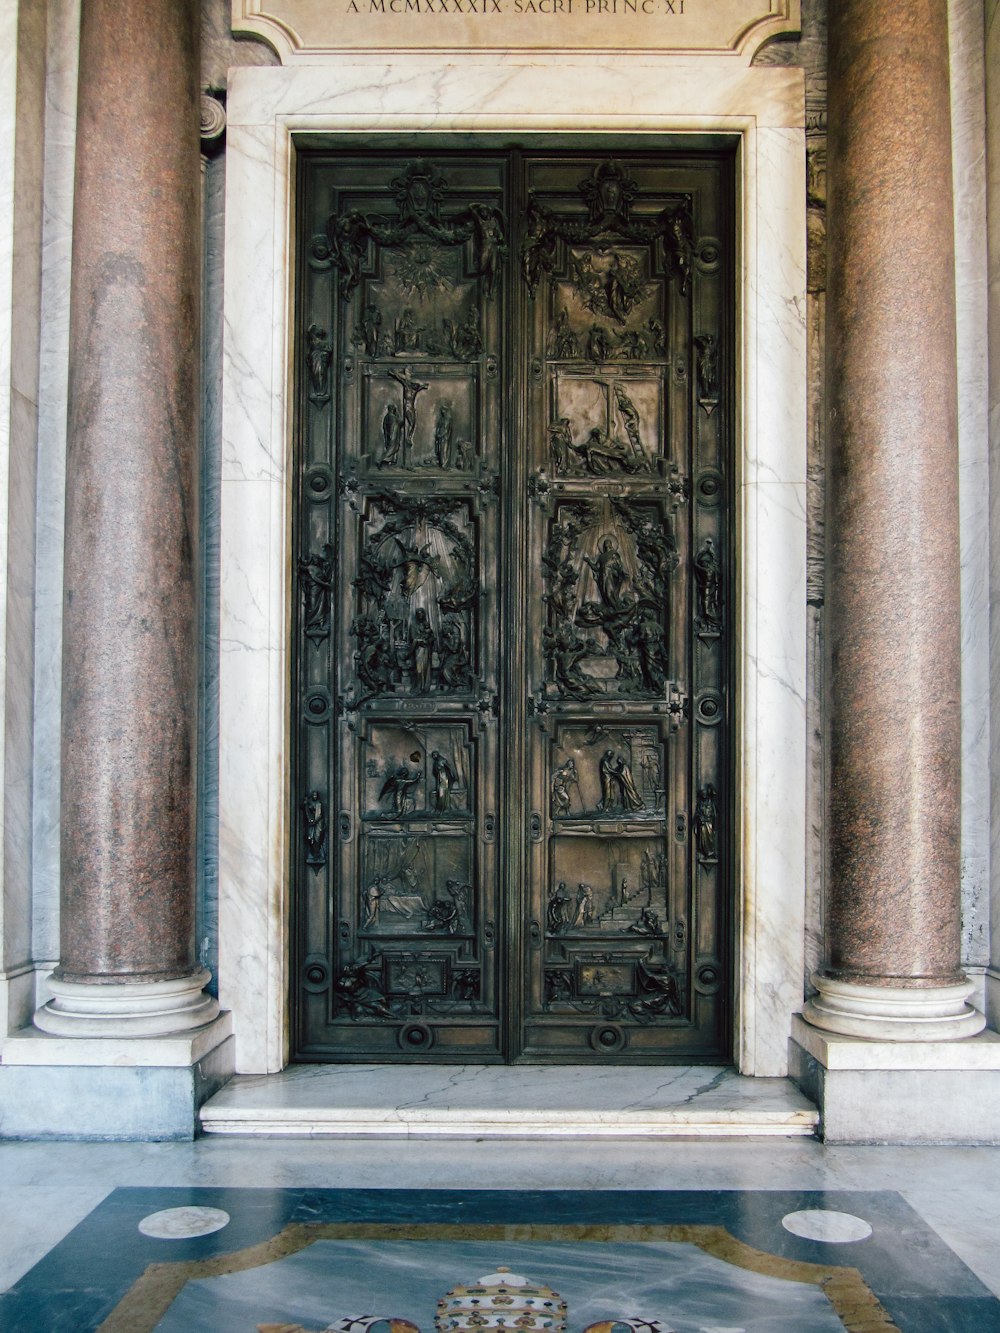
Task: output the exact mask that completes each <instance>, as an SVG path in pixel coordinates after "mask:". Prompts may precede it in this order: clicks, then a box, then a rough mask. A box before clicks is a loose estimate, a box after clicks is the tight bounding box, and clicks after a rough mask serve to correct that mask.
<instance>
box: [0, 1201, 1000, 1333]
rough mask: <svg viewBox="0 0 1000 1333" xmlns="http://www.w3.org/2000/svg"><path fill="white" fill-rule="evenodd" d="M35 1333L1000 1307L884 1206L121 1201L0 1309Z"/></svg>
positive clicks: (774, 1317) (660, 1323)
mask: <svg viewBox="0 0 1000 1333" xmlns="http://www.w3.org/2000/svg"><path fill="white" fill-rule="evenodd" d="M227 1218H228V1221H226V1220H225V1219H227ZM209 1226H211V1227H213V1228H215V1229H212V1230H209V1229H208V1227H209ZM168 1237H169V1238H170V1241H171V1243H170V1246H169V1249H167V1248H166V1247H164V1245H163V1243H162V1241H163V1239H164V1238H168ZM830 1242H836V1243H834V1244H831V1243H830ZM165 1255H169V1257H168V1258H167V1259H166V1261H165ZM42 1328H44V1329H45V1330H46V1333H182V1331H183V1333H190V1330H192V1329H199V1330H200V1329H206V1330H207V1329H211V1330H212V1331H213V1333H254V1331H256V1333H432V1330H433V1331H434V1333H489V1330H491V1329H500V1328H503V1329H506V1330H519V1331H520V1330H524V1333H536V1331H537V1333H839V1331H840V1330H850V1333H875V1331H876V1330H892V1329H896V1330H898V1331H899V1333H932V1331H934V1333H940V1331H941V1330H957V1331H961V1330H966V1329H968V1330H970V1331H971V1330H975V1333H988V1330H1000V1301H998V1300H997V1299H996V1298H995V1297H994V1296H993V1295H992V1294H991V1293H990V1292H989V1291H988V1290H987V1289H986V1287H985V1286H984V1285H983V1284H982V1283H981V1282H980V1281H979V1279H978V1278H977V1277H976V1276H975V1275H974V1274H973V1273H972V1272H971V1271H970V1270H969V1269H968V1268H966V1267H965V1265H964V1264H963V1263H961V1261H960V1260H959V1259H958V1258H957V1256H956V1255H955V1254H954V1253H953V1252H952V1251H951V1250H950V1249H949V1248H948V1247H947V1246H946V1245H945V1244H944V1243H943V1242H942V1241H941V1240H940V1239H939V1238H938V1237H937V1236H936V1235H935V1233H934V1232H933V1231H931V1230H930V1228H929V1227H928V1226H927V1225H926V1224H925V1223H924V1222H923V1221H922V1220H921V1219H920V1217H919V1216H918V1215H917V1214H916V1213H915V1212H914V1211H913V1210H912V1209H911V1208H910V1207H909V1206H908V1205H907V1204H906V1203H905V1202H904V1201H903V1200H902V1198H901V1197H900V1196H899V1195H898V1194H895V1193H893V1192H890V1191H882V1192H877V1193H874V1192H873V1193H857V1192H848V1191H843V1192H822V1191H794V1192H793V1191H787V1190H785V1191H778V1190H775V1191H764V1190H756V1191H752V1190H727V1191H709V1190H705V1191H669V1192H667V1191H643V1192H626V1191H617V1190H607V1191H587V1192H585V1191H563V1190H551V1191H527V1192H526V1191H515V1190H510V1191H499V1190H475V1191H459V1190H423V1191H418V1190H399V1191H395V1190H367V1191H365V1190H309V1189H301V1188H299V1189H220V1188H195V1187H191V1188H175V1189H163V1188H129V1189H117V1190H115V1191H114V1192H113V1193H112V1194H111V1195H110V1196H109V1197H108V1198H107V1199H106V1200H105V1202H104V1203H102V1204H101V1205H100V1206H99V1207H98V1208H96V1209H95V1210H94V1211H93V1212H92V1213H91V1214H90V1216H89V1217H87V1218H86V1219H85V1220H84V1221H83V1222H82V1223H81V1224H80V1225H79V1226H78V1227H77V1228H76V1230H75V1231H73V1232H72V1233H71V1234H70V1235H69V1236H67V1237H66V1239H65V1240H64V1241H63V1242H62V1243H61V1244H59V1245H57V1246H56V1247H55V1248H54V1249H53V1250H52V1251H51V1252H50V1253H49V1255H48V1256H47V1257H46V1258H45V1259H43V1260H42V1261H41V1263H39V1264H37V1265H36V1266H35V1268H33V1269H32V1270H31V1271H30V1272H29V1273H27V1274H26V1276H25V1277H24V1278H23V1279H22V1280H21V1281H20V1282H19V1283H17V1284H16V1285H15V1286H14V1287H13V1288H12V1289H11V1290H10V1291H9V1292H7V1293H6V1294H4V1295H2V1296H0V1329H3V1330H4V1331H5V1333H8V1331H9V1333H15V1331H16V1330H31V1333H36V1331H37V1330H38V1329H42Z"/></svg>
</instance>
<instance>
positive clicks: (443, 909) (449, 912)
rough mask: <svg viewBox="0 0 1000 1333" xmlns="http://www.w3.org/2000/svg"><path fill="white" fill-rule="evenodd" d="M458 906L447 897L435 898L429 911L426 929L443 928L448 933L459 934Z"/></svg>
mask: <svg viewBox="0 0 1000 1333" xmlns="http://www.w3.org/2000/svg"><path fill="white" fill-rule="evenodd" d="M458 926H459V921H458V907H457V906H456V904H455V902H454V901H452V902H448V900H447V899H446V898H435V899H434V901H433V903H431V905H430V908H429V909H428V912H427V918H426V920H425V921H424V926H423V928H424V930H443V931H444V932H445V933H446V934H448V935H457V934H458Z"/></svg>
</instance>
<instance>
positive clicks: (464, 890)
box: [445, 879, 472, 924]
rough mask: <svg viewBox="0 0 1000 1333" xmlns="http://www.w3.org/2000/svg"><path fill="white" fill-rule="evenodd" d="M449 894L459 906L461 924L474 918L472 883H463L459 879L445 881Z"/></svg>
mask: <svg viewBox="0 0 1000 1333" xmlns="http://www.w3.org/2000/svg"><path fill="white" fill-rule="evenodd" d="M445 888H446V889H447V891H448V896H449V897H450V898H451V900H452V902H453V903H454V904H455V906H456V907H457V908H458V919H459V924H461V923H462V922H465V921H471V920H472V885H471V884H463V883H462V881H461V880H459V879H449V880H446V881H445Z"/></svg>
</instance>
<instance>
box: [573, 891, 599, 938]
mask: <svg viewBox="0 0 1000 1333" xmlns="http://www.w3.org/2000/svg"><path fill="white" fill-rule="evenodd" d="M593 924H594V890H593V888H592V887H591V885H589V884H585V883H583V882H582V881H581V882H580V883H579V884H578V885H577V886H576V915H575V916H574V918H573V925H574V927H577V926H579V927H581V928H582V927H584V926H591V925H593Z"/></svg>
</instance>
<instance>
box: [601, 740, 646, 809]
mask: <svg viewBox="0 0 1000 1333" xmlns="http://www.w3.org/2000/svg"><path fill="white" fill-rule="evenodd" d="M598 773H599V775H600V779H601V799H600V801H598V803H597V808H598V810H600V811H601V812H602V813H603V814H608V813H610V812H613V811H617V810H623V811H628V812H635V811H638V810H643V809H645V803H644V801H643V799H642V797H641V796H640V795H639V792H638V791H637V789H636V785H635V779H634V778H633V777H632V767H631V765H630V764H629V763H628V761H627V760H626V759H625V758H624V756H622V755H618V756H616V755H615V752H614V750H605V751H604V754H603V755H602V756H601V762H600V764H599V766H598Z"/></svg>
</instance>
